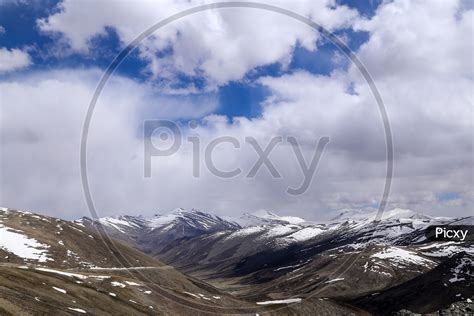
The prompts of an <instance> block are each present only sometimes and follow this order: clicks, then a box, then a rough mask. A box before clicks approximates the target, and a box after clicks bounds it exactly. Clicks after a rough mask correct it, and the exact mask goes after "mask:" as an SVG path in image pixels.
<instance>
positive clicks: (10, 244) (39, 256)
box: [0, 224, 51, 262]
mask: <svg viewBox="0 0 474 316" xmlns="http://www.w3.org/2000/svg"><path fill="white" fill-rule="evenodd" d="M0 248H2V249H4V250H6V251H8V252H11V253H13V254H15V255H16V256H18V257H20V258H23V259H28V260H37V261H38V262H46V261H48V260H51V259H50V258H49V257H48V250H47V249H48V248H49V245H47V244H43V243H40V242H39V241H37V240H36V239H34V238H29V237H27V236H25V235H24V234H23V233H22V232H21V231H19V230H14V229H12V228H9V227H6V226H4V225H2V224H0Z"/></svg>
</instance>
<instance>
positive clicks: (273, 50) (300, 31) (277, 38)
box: [38, 0, 357, 87]
mask: <svg viewBox="0 0 474 316" xmlns="http://www.w3.org/2000/svg"><path fill="white" fill-rule="evenodd" d="M204 3H206V1H190V2H183V1H174V0H173V1H171V0H167V1H160V2H150V1H144V2H139V3H134V5H130V3H127V2H123V1H119V2H116V3H114V5H111V4H110V2H107V1H94V2H92V1H91V2H87V3H77V2H76V1H69V0H66V1H63V2H61V3H60V5H59V8H60V10H59V12H57V13H55V14H52V15H51V16H49V17H47V18H45V19H42V20H40V21H38V24H39V27H40V29H41V30H42V31H44V32H53V33H59V34H61V35H62V36H64V37H65V38H66V39H67V40H68V42H69V44H70V47H71V49H72V50H73V51H79V52H83V53H87V52H88V51H89V49H90V48H91V45H92V41H91V40H92V39H93V38H94V37H95V36H97V35H100V34H105V32H106V27H112V28H113V29H115V30H116V31H117V34H118V36H119V38H120V40H121V41H122V43H123V44H127V43H129V42H131V41H132V40H134V39H135V38H136V37H137V36H138V35H139V34H141V33H142V32H144V31H145V30H147V29H148V28H149V27H150V26H152V25H154V24H155V23H157V22H159V21H161V20H162V19H164V18H166V17H168V16H170V15H172V14H174V13H177V12H180V11H182V10H184V9H187V8H190V7H194V6H197V5H201V4H204ZM271 4H273V5H276V6H282V7H285V6H286V2H284V1H277V2H275V1H273V2H272V3H271ZM291 9H292V10H293V11H295V12H297V13H299V14H301V15H303V16H311V17H312V18H313V20H315V21H318V22H319V23H320V24H321V25H323V26H324V27H326V28H328V29H330V30H336V29H339V28H342V27H347V26H349V25H350V24H351V21H353V20H354V19H355V18H356V17H357V11H355V10H352V9H349V8H348V7H346V6H340V5H337V6H336V5H335V2H334V1H332V0H325V1H297V2H295V3H294V4H293V5H292V8H291ZM84 16H87V17H88V22H87V23H83V22H84V21H83V17H84ZM317 39H319V34H318V33H317V32H315V31H314V30H312V29H310V28H309V27H308V26H306V25H303V24H302V23H301V22H298V21H296V20H294V19H292V18H289V17H286V16H282V15H280V14H277V13H274V12H266V11H262V10H257V9H248V8H240V9H229V8H226V9H215V10H209V11H206V12H201V13H197V14H194V15H192V16H187V17H184V18H182V19H179V20H177V21H175V22H173V23H171V24H169V25H167V26H165V27H163V28H162V29H160V30H158V31H156V32H155V33H154V34H153V36H151V37H149V38H147V39H146V40H145V41H144V42H143V43H142V44H141V45H140V46H139V51H140V56H141V57H142V58H143V59H145V60H147V61H148V62H149V67H148V71H149V72H150V73H152V74H153V75H155V76H156V75H159V76H160V77H168V78H169V79H170V80H172V79H173V78H174V76H175V75H176V73H185V74H186V75H190V76H204V77H205V78H206V79H207V80H208V84H209V86H211V87H212V86H213V85H216V84H217V85H219V84H224V83H226V82H227V81H229V80H238V79H241V78H242V77H243V76H244V75H245V74H246V73H247V72H248V71H249V70H251V69H254V68H255V67H257V66H261V65H266V64H271V63H281V64H283V65H286V64H287V63H288V61H289V58H290V56H291V53H292V51H293V48H294V47H295V45H296V44H299V45H301V46H303V47H305V48H307V49H309V50H315V49H317V48H316V46H315V43H316V40H317ZM166 49H171V50H172V54H168V55H166V54H165V56H163V54H158V53H159V52H162V51H165V50H166ZM158 55H160V57H158Z"/></svg>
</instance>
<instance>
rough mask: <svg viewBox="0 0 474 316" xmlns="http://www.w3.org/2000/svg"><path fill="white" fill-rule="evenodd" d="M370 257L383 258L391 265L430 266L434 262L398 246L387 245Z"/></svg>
mask: <svg viewBox="0 0 474 316" xmlns="http://www.w3.org/2000/svg"><path fill="white" fill-rule="evenodd" d="M371 257H372V258H378V259H385V260H388V261H390V262H391V263H392V264H393V265H397V266H407V265H409V264H415V265H424V266H431V265H434V264H436V263H435V262H434V261H432V260H429V259H426V258H423V257H421V256H419V255H417V254H416V253H415V252H413V251H410V250H405V249H402V248H399V247H387V248H385V249H383V250H382V251H380V252H377V253H375V254H373V255H372V256H371Z"/></svg>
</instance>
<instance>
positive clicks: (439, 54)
mask: <svg viewBox="0 0 474 316" xmlns="http://www.w3.org/2000/svg"><path fill="white" fill-rule="evenodd" d="M205 3H211V2H210V1H194V0H192V1H181V0H166V1H146V0H141V1H134V2H133V3H131V2H129V1H121V0H119V1H113V2H112V1H105V0H99V1H89V0H87V1H73V0H62V1H58V0H55V1H50V0H36V1H22V0H0V136H1V138H0V144H1V146H0V163H1V168H0V172H1V174H0V175H1V178H0V205H1V206H3V207H9V208H17V209H27V210H32V211H35V212H39V213H44V214H49V215H54V216H58V217H62V218H68V219H72V218H78V217H80V216H88V215H89V210H88V207H87V205H86V200H85V197H84V193H83V187H82V182H81V176H80V170H81V169H80V159H79V157H80V142H81V133H82V127H83V124H84V120H85V117H86V111H87V108H88V106H89V103H90V101H91V98H92V95H93V93H94V91H95V88H96V86H97V84H98V82H99V80H100V78H101V76H102V75H103V73H104V71H105V70H106V69H107V67H108V66H109V64H110V63H111V62H112V60H113V59H114V57H115V56H117V55H118V54H119V53H120V52H121V51H122V49H124V48H125V47H126V46H127V45H128V44H129V43H130V42H132V41H133V40H134V39H135V38H136V37H137V36H138V35H140V34H141V33H142V32H144V31H145V30H147V29H148V28H149V27H151V26H152V25H154V24H155V23H157V22H159V21H161V20H162V19H164V18H167V17H168V16H170V15H172V14H174V13H177V12H180V11H182V10H185V9H188V8H190V7H194V6H197V5H201V4H205ZM264 3H269V4H272V5H275V6H278V7H281V8H285V9H288V10H291V11H293V12H295V13H298V14H300V15H302V16H305V17H308V18H310V19H311V20H312V21H314V22H316V23H318V24H319V25H321V26H323V27H324V28H325V29H327V30H328V31H330V32H331V33H332V34H334V35H335V36H337V37H338V38H339V39H340V40H341V41H343V42H344V43H345V45H347V47H349V48H350V49H351V51H352V52H353V53H354V54H355V55H356V56H357V58H358V59H359V60H360V61H361V62H362V63H363V65H364V66H365V68H366V69H367V71H368V72H369V73H370V76H371V77H372V79H373V81H374V82H375V84H376V86H377V88H378V90H379V92H380V95H381V96H382V99H383V101H384V104H385V108H386V111H387V115H388V118H389V122H390V126H391V129H392V132H393V142H394V160H393V164H394V174H393V179H392V189H391V192H390V195H389V198H388V205H387V208H388V209H392V208H407V209H411V210H414V211H416V212H420V213H423V214H427V215H433V216H466V215H471V212H472V209H473V206H474V193H473V192H474V190H473V189H474V166H473V156H474V155H473V154H474V152H473V151H474V150H473V147H474V144H473V137H472V136H473V131H474V130H473V122H474V115H473V101H474V96H473V88H472V87H473V70H474V69H473V68H474V61H473V57H472V52H473V17H474V11H473V6H472V2H470V1H462V0H443V1H441V0H440V1H428V0H426V1H422V0H418V1H406V0H395V1H342V0H341V1H334V0H322V1H310V0H298V1H291V2H290V1H283V0H275V1H271V2H268V1H264ZM164 119H166V120H170V121H172V122H174V123H175V124H177V126H179V128H180V130H181V135H182V137H183V139H182V142H181V146H180V147H179V150H177V151H176V152H175V153H173V154H172V155H169V156H160V157H152V158H151V171H150V172H151V177H146V176H145V174H144V166H145V161H146V150H145V144H146V139H144V133H145V132H144V129H146V127H145V126H146V124H147V123H145V122H147V121H149V120H164ZM190 126H192V127H190ZM145 134H146V133H145ZM88 135H89V136H88V137H89V138H88V144H87V164H88V169H87V172H88V176H89V184H90V189H91V194H92V197H93V200H94V203H95V206H96V209H97V212H98V213H99V215H100V216H110V215H118V214H131V215H136V214H142V215H152V214H156V213H166V212H168V211H171V210H173V209H175V208H178V207H183V208H189V209H190V208H196V209H201V210H205V211H211V212H213V213H216V214H218V215H225V216H236V215H238V214H241V213H244V212H255V211H258V210H262V209H265V210H270V211H273V212H276V213H277V214H281V215H294V216H301V217H305V218H308V219H312V220H317V219H328V218H331V217H334V216H336V214H337V213H338V211H339V210H343V209H363V210H368V211H369V210H373V209H376V208H377V207H378V205H379V202H380V199H381V196H382V191H383V186H384V183H385V170H386V166H387V161H386V157H387V155H386V142H385V140H386V139H385V135H384V126H383V123H382V119H381V115H380V112H379V110H378V107H377V103H376V102H375V99H374V96H373V94H372V92H371V90H370V89H369V86H368V84H367V82H366V81H365V79H364V78H363V77H362V76H361V74H360V72H359V71H358V69H357V67H356V66H355V65H354V64H353V63H352V62H351V61H350V60H349V59H348V58H347V57H346V56H345V55H344V54H343V53H342V52H341V51H340V50H339V49H338V47H337V46H336V45H334V44H333V43H332V42H331V41H329V40H328V39H327V38H325V37H324V35H322V34H320V33H319V32H318V31H317V30H314V29H312V28H310V27H309V26H307V25H305V24H303V23H301V22H299V21H297V20H294V19H292V18H290V17H287V16H284V15H280V14H277V13H274V12H266V11H262V10H256V9H250V8H225V9H214V10H208V11H205V12H200V13H196V14H193V15H190V16H186V17H183V18H181V19H178V20H176V21H173V22H172V23H170V24H168V25H166V26H164V27H162V28H160V29H158V30H156V31H155V32H154V33H153V34H151V35H150V36H148V37H147V38H145V39H144V40H143V41H142V42H140V43H139V44H138V46H137V47H136V48H135V49H134V50H133V51H132V52H131V53H130V54H129V55H128V56H127V58H125V59H124V61H123V62H122V63H121V64H120V66H119V67H118V68H117V69H116V71H115V72H114V74H113V76H112V77H111V78H110V79H109V80H108V82H107V84H106V86H105V88H104V89H103V91H102V93H101V95H100V97H99V99H98V102H97V105H96V108H95V110H94V113H93V117H92V120H91V125H90V130H89V134H88ZM151 135H152V136H151V137H152V139H151V140H152V144H154V145H153V146H156V147H157V148H158V147H160V146H161V145H169V144H171V143H172V142H173V141H174V140H175V139H174V138H173V137H171V136H172V135H169V136H170V138H169V139H168V140H166V139H164V138H160V137H159V133H152V134H151ZM189 137H191V138H192V137H197V139H198V140H199V149H198V150H197V149H196V148H197V147H196V145H195V143H193V142H191V141H190V140H189V139H190V138H189ZM222 137H227V140H228V139H229V138H232V139H234V140H235V141H236V142H237V143H231V142H228V141H227V142H226V141H224V142H221V143H219V144H218V145H216V146H215V147H214V148H213V149H212V148H211V147H212V144H213V143H215V141H216V140H219V139H220V140H222ZM324 137H328V138H329V143H327V145H326V146H325V147H324V150H323V152H322V154H321V156H320V158H319V160H317V164H316V169H315V171H314V175H313V177H311V181H309V182H308V186H307V189H306V190H304V191H303V192H300V194H297V195H294V194H289V193H288V189H289V188H293V189H294V188H298V187H300V186H301V184H302V183H303V182H304V180H305V174H304V173H303V171H302V170H304V169H305V167H308V166H309V165H310V162H311V159H313V158H314V157H315V152H316V148H317V145H318V142H319V141H320V140H321V139H323V138H324ZM249 138H252V139H255V141H256V144H257V145H252V144H251V142H249V141H248V139H249ZM290 138H294V139H296V140H297V142H298V148H297V149H295V148H294V147H293V146H292V145H291V143H290V142H289V139H290ZM272 140H273V141H275V143H274V144H273V145H269V144H272ZM167 141H168V143H166V142H167ZM160 142H163V144H160ZM255 146H257V147H258V148H257V149H256V147H255ZM268 146H269V147H268ZM165 147H166V146H165ZM160 148H161V147H160ZM210 148H211V149H212V150H210ZM258 149H260V152H259V151H258ZM265 149H268V150H269V151H268V152H267V154H268V155H267V158H268V161H269V163H270V164H271V166H273V167H274V168H273V169H275V170H274V171H277V174H278V176H276V174H275V172H272V167H271V166H269V165H268V164H267V163H263V164H261V165H260V166H259V168H257V170H256V172H254V173H253V174H252V170H253V168H254V167H255V164H256V163H258V161H259V158H260V157H261V155H262V152H264V151H265ZM206 153H210V154H209V157H211V158H210V159H211V161H210V162H209V159H207V160H206ZM298 153H301V156H298ZM209 157H208V158H209ZM301 157H303V158H304V159H303V160H304V161H302V160H301V159H300V158H301ZM302 164H303V168H302V167H301V166H302ZM209 165H211V166H214V167H215V168H216V169H218V170H221V171H225V172H229V171H239V172H237V174H236V175H233V176H232V177H227V178H223V177H219V176H216V174H215V172H214V173H213V172H212V170H211V169H212V168H209ZM196 166H197V167H196ZM257 167H258V165H257ZM196 169H199V175H198V176H196ZM308 179H309V178H308Z"/></svg>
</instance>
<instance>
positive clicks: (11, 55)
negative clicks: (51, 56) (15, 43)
mask: <svg viewBox="0 0 474 316" xmlns="http://www.w3.org/2000/svg"><path fill="white" fill-rule="evenodd" d="M0 33H1V32H0ZM30 64H31V57H30V55H29V54H28V52H26V51H24V50H21V49H18V48H13V49H8V48H5V47H3V48H0V73H5V72H9V71H14V70H17V69H21V68H25V67H27V66H29V65H30Z"/></svg>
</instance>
